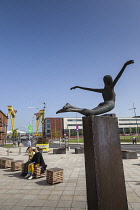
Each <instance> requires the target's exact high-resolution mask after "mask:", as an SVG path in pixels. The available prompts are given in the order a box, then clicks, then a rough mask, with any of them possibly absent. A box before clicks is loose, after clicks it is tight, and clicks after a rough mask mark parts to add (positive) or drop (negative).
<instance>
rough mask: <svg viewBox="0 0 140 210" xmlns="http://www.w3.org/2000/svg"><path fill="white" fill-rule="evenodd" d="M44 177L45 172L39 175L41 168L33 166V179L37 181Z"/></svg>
mask: <svg viewBox="0 0 140 210" xmlns="http://www.w3.org/2000/svg"><path fill="white" fill-rule="evenodd" d="M44 176H46V170H45V171H44V173H41V166H35V172H34V177H35V178H36V179H37V178H40V177H44Z"/></svg>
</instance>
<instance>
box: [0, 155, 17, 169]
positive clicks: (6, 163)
mask: <svg viewBox="0 0 140 210" xmlns="http://www.w3.org/2000/svg"><path fill="white" fill-rule="evenodd" d="M13 160H14V159H13V158H6V157H1V158H0V167H2V168H11V162H12V161H13Z"/></svg>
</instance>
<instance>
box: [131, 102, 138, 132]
mask: <svg viewBox="0 0 140 210" xmlns="http://www.w3.org/2000/svg"><path fill="white" fill-rule="evenodd" d="M129 110H134V115H135V119H136V126H137V132H136V133H137V135H138V136H139V129H138V121H137V115H136V108H135V106H134V103H133V108H132V109H129Z"/></svg>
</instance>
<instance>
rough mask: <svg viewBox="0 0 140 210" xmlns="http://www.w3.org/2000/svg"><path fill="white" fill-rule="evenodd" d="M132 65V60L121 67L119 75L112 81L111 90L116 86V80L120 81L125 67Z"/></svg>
mask: <svg viewBox="0 0 140 210" xmlns="http://www.w3.org/2000/svg"><path fill="white" fill-rule="evenodd" d="M133 63H134V61H133V60H130V61H127V62H126V63H125V64H124V65H123V67H122V69H121V71H120V72H119V74H118V75H117V76H116V78H115V79H114V81H113V83H112V85H111V86H112V88H114V86H115V85H116V83H117V82H118V80H119V79H120V77H121V75H122V73H123V72H124V70H125V68H126V66H127V65H130V64H133Z"/></svg>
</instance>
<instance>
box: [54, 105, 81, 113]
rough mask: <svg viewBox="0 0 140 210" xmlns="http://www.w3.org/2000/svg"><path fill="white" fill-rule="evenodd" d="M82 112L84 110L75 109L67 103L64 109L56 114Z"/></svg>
mask: <svg viewBox="0 0 140 210" xmlns="http://www.w3.org/2000/svg"><path fill="white" fill-rule="evenodd" d="M81 110H82V109H81V108H77V107H74V106H72V105H70V104H69V103H67V104H66V105H65V106H64V107H63V108H62V109H60V110H58V111H57V112H56V114H58V113H63V112H80V111H81Z"/></svg>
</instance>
